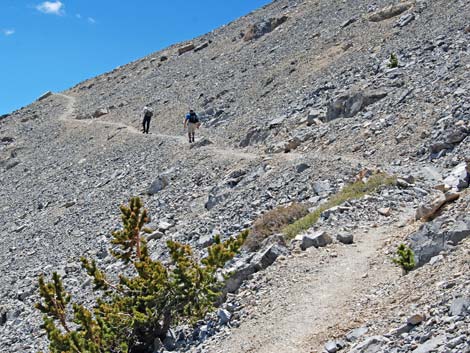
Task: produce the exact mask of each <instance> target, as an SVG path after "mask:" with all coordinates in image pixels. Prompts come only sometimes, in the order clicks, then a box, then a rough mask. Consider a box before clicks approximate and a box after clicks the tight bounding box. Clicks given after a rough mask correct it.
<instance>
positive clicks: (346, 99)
mask: <svg viewBox="0 0 470 353" xmlns="http://www.w3.org/2000/svg"><path fill="white" fill-rule="evenodd" d="M386 95H387V92H386V91H384V90H362V91H351V92H348V93H344V94H342V95H340V96H338V97H336V99H335V100H333V101H332V102H330V103H329V104H328V110H327V112H326V117H325V121H331V120H334V119H338V118H351V117H353V116H354V115H356V114H357V113H359V112H360V111H361V110H362V109H364V108H365V107H366V106H368V105H370V104H373V103H375V102H377V101H379V100H381V99H382V98H384V97H385V96H386Z"/></svg>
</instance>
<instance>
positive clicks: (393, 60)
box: [388, 53, 398, 69]
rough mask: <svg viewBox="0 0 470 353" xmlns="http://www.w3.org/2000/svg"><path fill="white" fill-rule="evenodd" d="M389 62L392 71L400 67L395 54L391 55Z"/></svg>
mask: <svg viewBox="0 0 470 353" xmlns="http://www.w3.org/2000/svg"><path fill="white" fill-rule="evenodd" d="M388 60H389V63H388V67H389V68H391V69H394V68H396V67H398V57H397V56H396V54H395V53H391V54H390V59H388Z"/></svg>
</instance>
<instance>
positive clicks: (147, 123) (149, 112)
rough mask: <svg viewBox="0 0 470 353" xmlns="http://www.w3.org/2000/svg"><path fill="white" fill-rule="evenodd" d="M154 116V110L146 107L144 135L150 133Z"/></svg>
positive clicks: (143, 122) (143, 124)
mask: <svg viewBox="0 0 470 353" xmlns="http://www.w3.org/2000/svg"><path fill="white" fill-rule="evenodd" d="M152 116H153V110H152V108H149V107H148V106H145V107H144V120H143V121H142V133H144V134H148V133H149V128H150V120H151V119H152Z"/></svg>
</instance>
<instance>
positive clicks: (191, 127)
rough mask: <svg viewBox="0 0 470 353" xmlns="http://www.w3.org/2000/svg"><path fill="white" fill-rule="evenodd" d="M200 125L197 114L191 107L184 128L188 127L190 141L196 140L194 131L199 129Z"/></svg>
mask: <svg viewBox="0 0 470 353" xmlns="http://www.w3.org/2000/svg"><path fill="white" fill-rule="evenodd" d="M200 125H201V124H200V122H199V118H198V116H197V114H196V113H195V112H194V110H192V109H191V110H190V111H189V113H188V114H186V118H185V119H184V128H185V129H186V127H187V128H188V137H189V143H192V142H194V133H195V132H196V129H199V126H200Z"/></svg>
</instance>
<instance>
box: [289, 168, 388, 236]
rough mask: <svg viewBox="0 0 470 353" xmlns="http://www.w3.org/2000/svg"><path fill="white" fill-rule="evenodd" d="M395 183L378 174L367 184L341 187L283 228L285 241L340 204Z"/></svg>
mask: <svg viewBox="0 0 470 353" xmlns="http://www.w3.org/2000/svg"><path fill="white" fill-rule="evenodd" d="M395 182H396V178H395V177H393V176H389V175H387V174H384V173H378V174H375V175H372V176H371V177H370V178H369V179H368V180H367V182H363V181H356V182H354V183H351V184H349V185H346V186H345V187H343V188H342V189H341V190H340V191H339V192H338V193H337V194H335V195H333V196H331V198H330V199H329V200H328V201H326V202H325V203H323V204H322V205H320V206H319V207H318V208H317V209H315V210H314V211H313V212H311V213H309V214H307V215H306V216H304V217H302V218H300V219H299V220H297V221H295V222H294V223H292V224H289V225H288V226H286V227H284V228H283V229H282V232H283V233H284V235H285V236H286V238H287V239H293V238H294V237H295V236H296V235H297V234H299V233H301V232H304V231H306V230H308V229H309V228H311V227H312V226H313V225H314V224H315V223H316V222H317V221H318V219H319V218H320V215H321V214H322V213H323V212H324V211H326V210H328V209H330V208H332V207H335V206H338V205H341V204H342V203H344V202H346V201H349V200H353V199H359V198H361V197H363V196H365V195H366V194H369V193H372V192H375V191H377V190H378V189H379V187H381V186H386V185H393V184H395Z"/></svg>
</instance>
